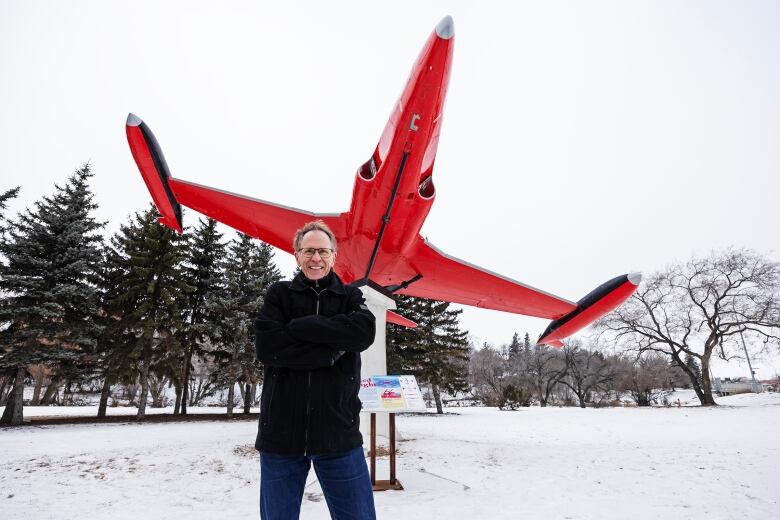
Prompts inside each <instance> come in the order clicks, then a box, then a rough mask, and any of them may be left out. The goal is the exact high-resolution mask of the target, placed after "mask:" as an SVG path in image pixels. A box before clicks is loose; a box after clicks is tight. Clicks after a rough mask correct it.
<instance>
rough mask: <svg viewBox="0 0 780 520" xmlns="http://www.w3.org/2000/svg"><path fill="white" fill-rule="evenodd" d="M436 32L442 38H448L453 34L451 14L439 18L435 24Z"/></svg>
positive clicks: (453, 25)
mask: <svg viewBox="0 0 780 520" xmlns="http://www.w3.org/2000/svg"><path fill="white" fill-rule="evenodd" d="M436 34H437V35H438V36H439V38H442V39H444V40H449V39H450V38H452V37H453V36H455V22H453V21H452V16H450V15H447V16H445V17H444V18H442V19H441V21H440V22H439V23H438V24H437V25H436Z"/></svg>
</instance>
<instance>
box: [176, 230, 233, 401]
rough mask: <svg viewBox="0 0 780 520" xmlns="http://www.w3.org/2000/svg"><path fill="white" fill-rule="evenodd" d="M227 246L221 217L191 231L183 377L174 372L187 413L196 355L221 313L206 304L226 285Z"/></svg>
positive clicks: (178, 397)
mask: <svg viewBox="0 0 780 520" xmlns="http://www.w3.org/2000/svg"><path fill="white" fill-rule="evenodd" d="M226 252H227V248H226V246H225V244H224V243H223V242H222V233H220V232H219V231H217V221H216V220H213V219H206V220H203V219H201V220H200V221H199V225H198V227H197V228H196V229H195V230H194V231H192V232H191V233H188V234H187V260H186V262H185V265H184V274H185V278H184V280H185V282H186V283H187V284H188V285H190V286H191V287H192V288H193V290H192V292H191V293H189V295H188V296H187V305H186V308H185V312H186V320H185V327H184V329H183V334H182V343H183V347H184V351H183V356H182V363H181V368H180V372H179V374H180V377H176V376H177V375H178V374H174V377H173V380H174V384H175V385H176V387H177V388H176V406H175V408H174V413H177V412H178V410H179V403H181V413H182V414H183V415H186V414H187V401H188V397H189V396H188V392H189V380H190V370H191V368H192V356H193V355H195V354H197V355H200V356H202V355H203V348H204V345H206V344H211V343H213V341H214V337H213V336H214V334H213V331H214V326H213V325H214V323H215V322H216V321H217V319H218V317H217V316H216V315H215V314H214V313H213V311H210V310H209V308H208V306H207V305H206V302H207V299H208V298H209V297H210V296H211V295H212V294H215V293H217V292H218V291H220V290H221V289H222V287H223V281H222V272H221V267H222V266H223V265H224V260H225V255H226Z"/></svg>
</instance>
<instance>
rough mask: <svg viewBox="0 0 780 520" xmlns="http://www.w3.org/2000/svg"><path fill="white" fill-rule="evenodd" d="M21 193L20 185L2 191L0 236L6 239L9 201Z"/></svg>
mask: <svg viewBox="0 0 780 520" xmlns="http://www.w3.org/2000/svg"><path fill="white" fill-rule="evenodd" d="M18 195H19V186H17V187H16V188H11V189H9V190H6V191H4V192H3V193H0V238H2V239H3V241H5V232H6V229H7V225H8V218H7V217H6V216H5V210H6V208H8V201H9V200H11V199H15V198H16V197H17V196H18Z"/></svg>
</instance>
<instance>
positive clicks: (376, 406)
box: [360, 376, 427, 413]
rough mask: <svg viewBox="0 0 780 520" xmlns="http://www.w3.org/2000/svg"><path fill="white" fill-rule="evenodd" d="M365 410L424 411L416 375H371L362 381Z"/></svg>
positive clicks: (362, 397) (362, 398) (361, 387)
mask: <svg viewBox="0 0 780 520" xmlns="http://www.w3.org/2000/svg"><path fill="white" fill-rule="evenodd" d="M360 401H361V402H362V403H363V409H362V410H361V411H363V412H393V413H397V412H424V411H426V409H427V408H426V407H425V401H424V400H423V396H422V393H421V392H420V387H419V386H417V380H416V379H415V377H414V376H369V377H366V378H364V379H363V380H362V381H360Z"/></svg>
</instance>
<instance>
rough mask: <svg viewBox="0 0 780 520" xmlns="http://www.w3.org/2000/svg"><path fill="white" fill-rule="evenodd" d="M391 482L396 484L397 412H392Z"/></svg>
mask: <svg viewBox="0 0 780 520" xmlns="http://www.w3.org/2000/svg"><path fill="white" fill-rule="evenodd" d="M390 484H391V485H395V414H394V413H391V414H390Z"/></svg>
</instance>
